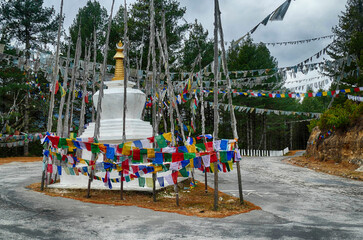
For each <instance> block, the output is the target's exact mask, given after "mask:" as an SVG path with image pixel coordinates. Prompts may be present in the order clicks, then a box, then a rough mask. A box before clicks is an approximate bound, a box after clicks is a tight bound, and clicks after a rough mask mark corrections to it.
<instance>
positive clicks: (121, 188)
mask: <svg viewBox="0 0 363 240" xmlns="http://www.w3.org/2000/svg"><path fill="white" fill-rule="evenodd" d="M123 178H124V170H123V169H122V170H121V175H120V199H121V200H124V181H122V179H123Z"/></svg>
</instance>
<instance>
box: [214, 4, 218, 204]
mask: <svg viewBox="0 0 363 240" xmlns="http://www.w3.org/2000/svg"><path fill="white" fill-rule="evenodd" d="M218 11H219V10H218V0H214V69H213V73H214V89H213V91H214V103H213V107H214V132H213V140H214V141H216V140H217V139H218V122H219V115H218V75H219V72H218V67H219V66H218ZM214 210H218V162H215V163H214Z"/></svg>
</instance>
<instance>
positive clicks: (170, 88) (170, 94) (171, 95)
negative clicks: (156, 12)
mask: <svg viewBox="0 0 363 240" xmlns="http://www.w3.org/2000/svg"><path fill="white" fill-rule="evenodd" d="M164 31H165V29H164ZM156 39H157V41H158V44H159V48H160V49H163V48H164V51H161V54H162V57H163V61H164V64H165V73H166V77H167V81H168V97H169V100H170V121H171V122H170V123H171V133H172V146H174V144H175V140H174V129H173V127H174V125H173V121H174V119H173V108H174V109H175V110H176V113H177V116H178V120H179V124H180V123H181V116H180V114H179V111H178V105H177V104H176V101H175V96H174V90H173V85H172V83H171V78H170V72H169V62H168V58H169V54H168V45H167V42H166V34H165V32H164V33H163V42H164V44H163V45H164V47H163V46H162V43H161V40H160V37H159V34H158V32H157V34H156ZM180 126H181V127H183V126H182V123H181V124H180ZM183 133H184V132H182V134H183ZM183 140H184V142H185V137H184V135H183ZM174 191H175V195H176V196H175V197H176V198H175V199H176V205H177V206H179V190H178V183H176V184H174Z"/></svg>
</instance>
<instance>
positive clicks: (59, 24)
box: [26, 0, 63, 191]
mask: <svg viewBox="0 0 363 240" xmlns="http://www.w3.org/2000/svg"><path fill="white" fill-rule="evenodd" d="M62 16H63V0H61V5H60V18H59V22H58V37H57V50H56V57H55V66H54V72H53V79H52V93H51V97H50V104H49V111H48V123H47V131H48V132H51V131H52V124H53V121H52V120H53V108H54V98H55V96H54V95H55V94H54V93H55V84H56V82H57V77H58V71H59V66H58V65H59V49H60V37H61V29H62V24H63V17H62ZM26 100H27V98H26ZM46 148H47V149H49V143H47V146H46ZM45 161H46V162H45V163H46V166H47V165H48V162H49V157H46V159H45ZM46 175H47V174H46V170H45V167H44V166H43V172H42V179H41V190H42V191H43V190H44V181H45V178H46Z"/></svg>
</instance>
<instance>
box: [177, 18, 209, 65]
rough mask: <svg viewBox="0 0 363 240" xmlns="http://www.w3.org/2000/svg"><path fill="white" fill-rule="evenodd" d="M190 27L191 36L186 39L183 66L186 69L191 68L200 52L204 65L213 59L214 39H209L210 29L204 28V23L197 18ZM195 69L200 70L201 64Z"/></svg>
mask: <svg viewBox="0 0 363 240" xmlns="http://www.w3.org/2000/svg"><path fill="white" fill-rule="evenodd" d="M190 28H191V30H190V33H189V37H188V39H186V40H185V44H184V50H183V60H182V64H183V66H182V67H183V69H184V70H186V71H189V70H191V69H190V68H191V65H192V64H193V62H194V60H195V58H196V57H197V56H198V54H199V52H200V53H201V56H202V66H206V65H208V64H209V63H210V62H212V61H213V41H212V40H211V39H208V31H206V30H204V28H203V26H202V24H201V23H198V22H197V20H195V23H194V24H191V26H190ZM195 69H198V70H199V66H196V68H195Z"/></svg>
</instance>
